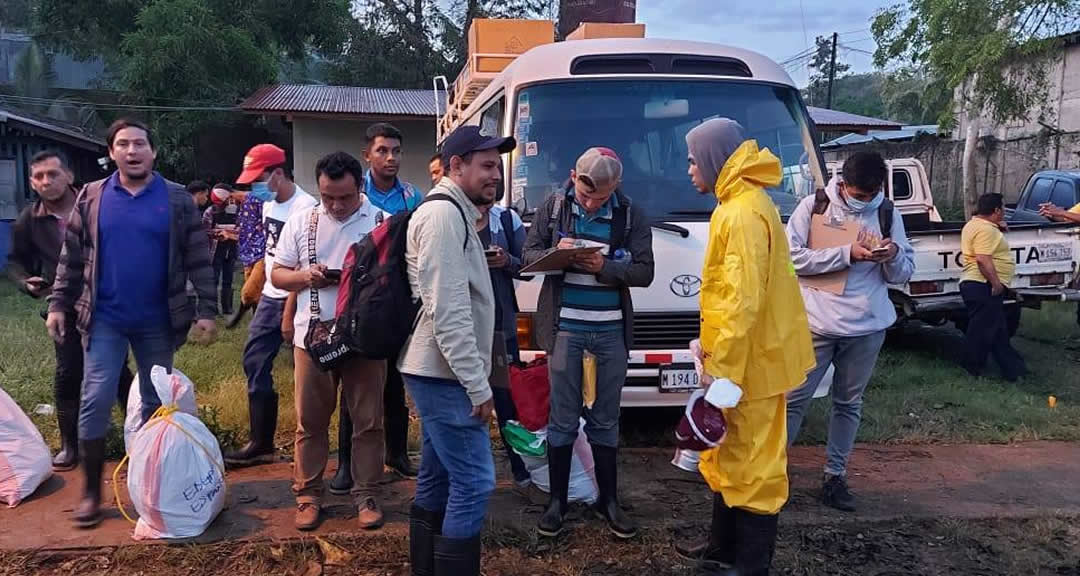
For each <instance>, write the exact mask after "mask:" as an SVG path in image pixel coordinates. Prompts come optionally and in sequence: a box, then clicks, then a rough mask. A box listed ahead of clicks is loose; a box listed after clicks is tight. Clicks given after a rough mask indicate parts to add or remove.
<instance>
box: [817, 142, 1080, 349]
mask: <svg viewBox="0 0 1080 576" xmlns="http://www.w3.org/2000/svg"><path fill="white" fill-rule="evenodd" d="M887 164H888V166H889V179H888V182H887V186H886V192H887V193H888V194H889V197H890V198H892V200H893V202H894V203H895V204H896V206H897V208H898V209H899V210H900V213H901V215H903V218H904V225H905V227H906V228H907V235H908V238H909V239H910V241H911V243H912V246H913V247H914V248H915V274H914V275H913V276H912V277H911V281H910V282H908V283H907V284H903V285H894V286H891V287H890V291H889V295H890V297H891V298H892V301H893V303H894V304H895V305H896V313H897V316H899V322H905V321H910V320H919V321H922V322H925V323H927V324H931V325H941V324H944V323H946V322H948V321H950V320H951V321H953V322H955V323H956V325H957V327H959V328H960V329H964V327H965V326H966V324H967V313H966V311H965V309H964V302H963V300H962V299H961V298H960V273H961V271H962V270H963V264H962V262H961V253H960V230H961V229H962V228H963V226H964V223H963V222H942V220H941V216H940V214H938V211H937V208H935V207H934V198H933V196H932V195H931V193H930V185H929V181H928V180H927V177H926V169H925V167H923V164H922V162H920V161H919V160H917V159H915V158H900V159H895V160H889V161H887ZM828 170H829V173H830V174H831V175H833V176H835V175H836V173H837V172H838V171H839V170H840V163H838V162H830V163H828ZM1006 238H1007V239H1008V241H1009V246H1010V247H1011V248H1012V252H1013V255H1014V256H1015V258H1016V278H1015V279H1014V280H1013V282H1012V286H1011V288H1012V289H1013V290H1014V291H1015V292H1016V293H1017V298H1016V299H1015V300H1012V301H1010V302H1009V304H1010V307H1009V324H1010V325H1009V329H1010V331H1015V330H1016V327H1017V326H1018V324H1019V321H1020V307H1021V306H1024V307H1030V308H1038V307H1039V306H1040V305H1041V303H1042V302H1044V301H1047V300H1052V301H1073V300H1080V292H1078V291H1077V290H1075V289H1072V288H1070V286H1072V285H1073V279H1074V278H1075V276H1076V274H1077V261H1078V258H1080V228H1078V227H1076V226H1074V225H1070V224H1051V223H1048V222H1021V223H1017V222H1012V223H1010V224H1009V230H1008V232H1006Z"/></svg>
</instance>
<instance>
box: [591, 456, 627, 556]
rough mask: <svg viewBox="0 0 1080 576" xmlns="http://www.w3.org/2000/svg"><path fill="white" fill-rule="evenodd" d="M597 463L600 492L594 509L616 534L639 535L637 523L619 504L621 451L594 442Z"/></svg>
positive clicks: (624, 536)
mask: <svg viewBox="0 0 1080 576" xmlns="http://www.w3.org/2000/svg"><path fill="white" fill-rule="evenodd" d="M592 453H593V461H594V462H595V463H596V486H597V489H598V490H599V494H598V495H597V498H596V504H594V505H593V511H594V512H595V513H596V514H598V515H599V516H600V517H601V518H603V519H604V520H606V521H607V525H608V529H609V530H611V533H612V534H614V535H615V536H617V537H619V538H622V539H624V540H625V539H629V538H633V537H634V536H637V525H636V524H635V523H634V521H633V520H631V519H630V517H629V516H627V515H626V513H625V512H623V510H622V507H621V506H619V472H618V471H619V458H618V456H619V451H618V449H617V448H615V447H612V446H600V445H599V444H592Z"/></svg>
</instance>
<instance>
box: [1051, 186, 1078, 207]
mask: <svg viewBox="0 0 1080 576" xmlns="http://www.w3.org/2000/svg"><path fill="white" fill-rule="evenodd" d="M1050 203H1051V204H1054V205H1057V206H1059V207H1061V208H1064V209H1066V210H1068V209H1069V208H1072V207H1073V206H1075V205H1076V193H1075V192H1074V191H1073V186H1072V184H1071V183H1069V182H1066V181H1064V180H1058V181H1057V182H1055V183H1054V192H1053V193H1052V194H1051V195H1050Z"/></svg>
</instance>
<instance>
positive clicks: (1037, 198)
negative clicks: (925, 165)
mask: <svg viewBox="0 0 1080 576" xmlns="http://www.w3.org/2000/svg"><path fill="white" fill-rule="evenodd" d="M1053 183H1054V181H1053V180H1051V179H1049V178H1039V179H1038V180H1036V181H1035V183H1034V184H1032V185H1031V193H1030V194H1028V200H1027V204H1026V205H1025V206H1024V208H1025V209H1027V210H1034V211H1035V212H1038V211H1039V206H1040V205H1042V204H1046V203H1047V202H1049V201H1050V187H1051V186H1052V185H1053Z"/></svg>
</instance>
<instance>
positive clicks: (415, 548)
mask: <svg viewBox="0 0 1080 576" xmlns="http://www.w3.org/2000/svg"><path fill="white" fill-rule="evenodd" d="M443 517H444V513H443V512H432V511H430V510H425V509H423V508H421V507H419V506H417V505H416V504H413V505H412V508H411V509H409V566H410V572H409V574H411V575H412V576H434V574H435V537H436V536H438V535H439V534H441V533H442V523H443Z"/></svg>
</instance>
